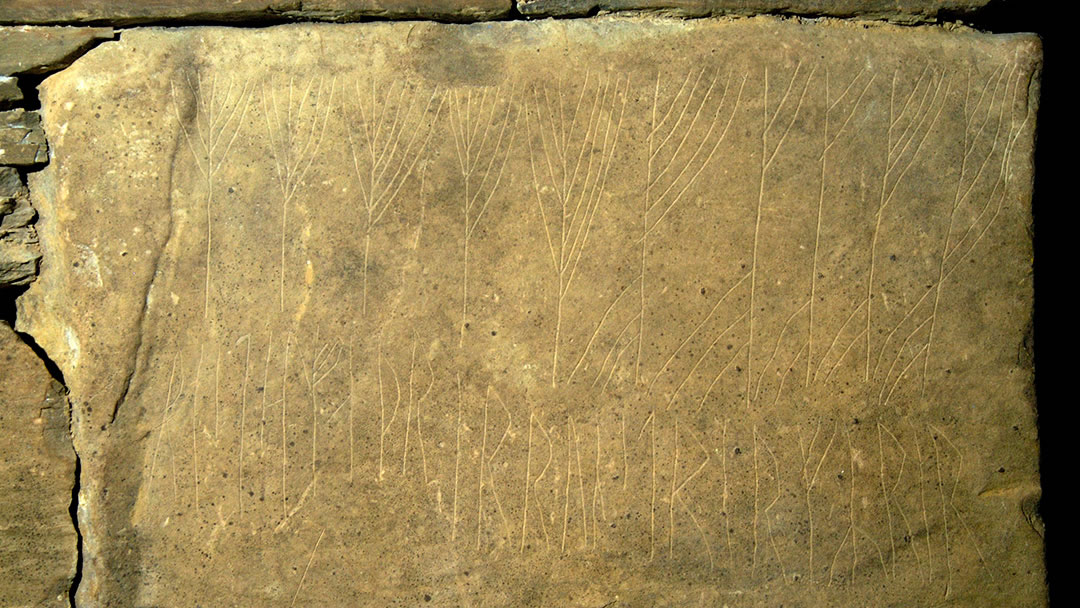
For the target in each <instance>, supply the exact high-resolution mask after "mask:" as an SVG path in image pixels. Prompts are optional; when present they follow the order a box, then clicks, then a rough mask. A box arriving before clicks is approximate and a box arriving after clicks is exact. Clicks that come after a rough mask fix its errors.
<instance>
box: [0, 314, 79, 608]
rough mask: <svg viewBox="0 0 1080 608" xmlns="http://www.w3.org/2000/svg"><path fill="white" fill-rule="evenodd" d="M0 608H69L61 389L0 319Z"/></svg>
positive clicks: (67, 446) (69, 480)
mask: <svg viewBox="0 0 1080 608" xmlns="http://www.w3.org/2000/svg"><path fill="white" fill-rule="evenodd" d="M0 445H3V449H2V450H0V605H3V606H12V607H19V608H21V607H23V606H26V607H29V606H56V607H60V606H69V605H70V604H69V602H68V589H69V588H70V587H71V580H72V577H73V576H74V575H75V564H76V559H77V553H76V542H77V541H76V534H75V527H74V525H73V524H72V521H71V516H70V515H69V514H68V505H69V504H70V503H71V492H72V487H73V486H74V484H75V453H74V452H73V451H72V449H71V437H70V435H69V434H68V406H67V399H66V398H65V396H64V393H63V387H62V386H61V385H60V384H59V383H58V382H56V381H55V380H53V379H52V377H51V376H50V375H49V372H48V371H47V370H46V369H45V366H44V365H43V364H42V362H41V359H40V358H39V357H38V356H37V354H35V353H34V351H33V350H32V349H31V348H30V347H29V346H27V345H26V344H24V343H23V341H22V340H21V339H19V337H18V336H16V335H15V332H14V331H12V329H11V326H9V325H7V324H6V323H4V322H2V321H0Z"/></svg>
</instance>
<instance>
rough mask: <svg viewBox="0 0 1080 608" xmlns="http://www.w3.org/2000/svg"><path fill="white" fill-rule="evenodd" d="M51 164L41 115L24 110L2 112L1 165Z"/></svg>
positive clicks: (0, 117) (0, 136) (0, 120)
mask: <svg viewBox="0 0 1080 608" xmlns="http://www.w3.org/2000/svg"><path fill="white" fill-rule="evenodd" d="M47 162H49V146H48V144H47V143H45V133H44V132H43V131H42V130H41V115H40V114H38V113H37V112H27V111H26V110H24V109H22V108H16V109H14V110H7V111H6V112H0V165H11V166H26V167H28V166H31V165H40V164H42V163H47Z"/></svg>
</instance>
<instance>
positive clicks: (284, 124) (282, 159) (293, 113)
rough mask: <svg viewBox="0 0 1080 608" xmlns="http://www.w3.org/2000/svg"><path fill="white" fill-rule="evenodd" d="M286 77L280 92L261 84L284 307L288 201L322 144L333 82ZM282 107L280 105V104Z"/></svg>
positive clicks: (272, 85) (332, 94)
mask: <svg viewBox="0 0 1080 608" xmlns="http://www.w3.org/2000/svg"><path fill="white" fill-rule="evenodd" d="M295 81H296V78H295V77H293V78H290V79H289V82H288V84H287V85H285V86H284V87H283V88H284V89H285V90H284V91H279V90H278V87H276V86H274V84H273V83H270V84H267V85H264V86H263V90H262V96H261V101H262V111H263V117H264V118H265V119H266V135H267V137H268V138H269V140H270V155H271V157H272V158H273V160H274V178H275V180H276V181H277V184H278V188H279V190H280V192H281V269H280V270H281V272H280V280H279V283H278V293H279V301H280V306H281V310H282V311H284V310H285V240H286V233H287V230H288V223H289V203H291V202H292V201H293V200H294V199H295V197H296V193H297V191H298V190H299V188H300V185H301V184H302V183H303V182H304V178H305V177H306V176H307V173H308V170H310V169H311V164H312V163H313V162H314V161H315V155H316V154H317V153H318V151H319V147H320V146H321V145H322V140H323V135H324V134H325V133H326V124H327V122H329V120H330V110H331V109H332V102H333V96H334V89H335V81H333V80H332V81H331V82H330V83H329V85H327V84H326V82H325V80H324V79H322V78H311V79H309V80H308V81H307V84H306V85H304V86H303V87H302V88H299V87H297V86H296V82H295ZM283 106H284V107H283Z"/></svg>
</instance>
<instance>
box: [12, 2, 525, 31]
mask: <svg viewBox="0 0 1080 608" xmlns="http://www.w3.org/2000/svg"><path fill="white" fill-rule="evenodd" d="M512 8H513V0H306V1H302V0H229V1H228V2H222V1H221V0H180V1H166V0H152V1H147V0H76V1H71V0H5V1H4V2H2V3H0V23H31V24H80V23H83V24H85V23H93V24H107V25H131V24H136V23H162V22H177V21H198V22H207V21H211V22H235V21H252V20H269V21H285V20H297V19H304V20H326V21H340V20H357V19H365V18H372V17H384V18H396V19H402V18H409V17H416V18H436V19H447V20H477V19H492V18H496V17H500V16H504V15H506V14H508V13H509V12H510V10H511V9H512Z"/></svg>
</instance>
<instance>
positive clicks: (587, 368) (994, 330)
mask: <svg viewBox="0 0 1080 608" xmlns="http://www.w3.org/2000/svg"><path fill="white" fill-rule="evenodd" d="M238 49H239V50H238ZM120 54H124V56H125V57H129V56H138V57H139V58H140V59H139V60H138V61H140V62H144V63H145V64H146V65H148V66H149V65H154V66H156V67H155V68H154V69H153V70H152V72H151V71H146V72H145V73H144V72H142V71H140V70H135V72H134V73H129V74H125V75H124V76H123V77H120V76H119V75H116V71H115V70H114V69H112V68H110V67H109V66H110V65H112V64H114V63H116V61H117V59H115V58H116V57H119V56H120ZM125 61H127V60H126V59H125ZM1038 62H1039V54H1038V48H1037V45H1036V44H1035V43H1034V42H1033V41H1032V40H1031V39H1028V38H1025V37H993V36H985V35H976V34H972V33H964V32H951V33H946V32H944V31H938V30H932V29H926V30H922V29H904V30H899V29H891V28H872V29H863V28H858V29H857V28H854V27H852V28H848V27H826V26H822V25H817V26H814V25H797V24H792V23H783V22H773V21H757V20H754V21H747V22H740V23H728V24H722V23H719V22H712V21H708V20H705V21H700V22H677V23H676V22H666V21H620V20H600V21H596V22H580V23H578V22H575V23H554V22H552V23H517V24H488V25H484V26H446V25H431V24H429V25H413V24H405V23H402V24H393V25H391V24H385V25H374V24H370V25H354V26H340V27H339V26H297V27H281V28H270V29H266V30H259V31H233V30H228V29H215V28H193V29H183V30H170V31H140V30H132V31H129V32H125V33H124V35H123V36H122V37H121V39H120V40H119V41H118V42H113V43H106V44H104V45H101V46H100V47H98V48H97V49H95V50H94V51H93V52H91V53H90V54H89V55H88V56H87V57H86V58H85V59H83V60H81V61H80V62H79V63H78V64H76V65H75V66H74V67H72V68H71V69H70V70H68V71H66V72H64V73H62V74H60V75H59V76H56V77H54V78H51V79H49V80H48V81H46V83H45V84H44V85H43V90H44V93H43V103H44V106H45V109H46V117H47V122H48V125H47V128H48V129H50V141H55V142H56V143H55V144H54V145H55V148H56V151H55V156H56V161H55V162H54V163H53V164H52V165H50V168H49V169H48V171H47V172H46V174H45V176H44V177H42V178H40V180H42V183H43V184H44V183H56V184H61V186H56V187H54V188H52V189H51V190H50V189H48V188H38V191H43V192H52V193H53V194H51V195H50V196H51V198H49V200H46V201H43V202H42V207H43V209H46V210H52V211H53V213H52V214H51V215H50V214H49V213H44V212H43V214H42V215H43V216H51V217H56V218H59V219H57V220H55V223H54V224H53V225H51V226H52V227H51V228H50V227H49V225H46V227H45V228H43V234H44V235H46V236H48V235H52V236H50V237H49V238H55V239H58V242H61V243H64V246H63V247H59V248H57V249H54V251H62V252H65V253H64V254H63V255H66V256H68V258H65V259H64V260H63V263H57V261H58V260H60V258H54V260H53V262H54V265H53V266H51V267H49V269H48V270H47V272H52V273H59V274H56V276H61V275H62V276H63V277H66V278H64V279H63V280H64V281H66V283H64V284H66V285H68V287H67V288H66V293H68V295H66V296H64V297H66V298H68V300H66V301H65V302H67V303H65V304H55V303H54V302H60V300H57V299H56V298H57V297H58V296H55V295H50V294H49V293H48V292H46V291H43V289H44V288H35V289H37V291H31V292H30V293H29V294H28V295H27V296H25V298H24V299H25V302H26V305H27V306H31V305H35V306H37V307H38V308H39V309H40V310H43V311H46V312H42V313H40V314H41V315H47V314H53V315H55V317H56V319H57V324H58V326H60V327H65V328H67V329H66V330H64V331H65V332H67V333H63V332H60V333H57V334H56V336H55V337H54V336H51V335H50V334H49V333H48V332H47V331H44V330H42V331H41V332H40V333H41V336H42V337H40V338H39V341H41V342H43V343H47V344H53V343H54V344H55V345H56V348H55V349H50V351H51V352H62V353H66V354H64V355H62V356H60V359H61V360H62V361H63V363H64V366H65V369H64V372H65V376H66V377H67V378H68V380H69V383H70V384H71V385H72V387H73V399H74V401H75V403H76V404H77V407H78V408H81V409H80V412H82V413H81V414H80V416H81V418H79V421H80V424H79V425H78V426H77V435H78V436H79V437H80V438H81V439H80V441H81V442H82V444H83V446H86V447H89V446H93V449H92V450H89V451H87V450H81V452H82V453H84V454H87V455H85V456H84V461H85V464H84V467H86V470H87V471H88V473H89V474H91V475H92V476H93V475H97V476H98V478H99V479H100V480H101V481H100V483H96V484H93V483H92V484H90V485H89V486H87V487H86V488H85V489H84V493H86V494H87V496H88V498H87V500H88V501H89V502H88V503H87V504H88V505H89V506H88V507H87V509H88V512H89V513H91V514H90V515H89V516H88V517H89V521H90V524H89V526H90V528H89V529H90V532H88V535H89V536H88V538H89V540H88V542H92V543H96V545H95V546H100V547H102V551H103V552H102V555H103V557H102V558H101V560H100V561H98V562H95V563H93V564H88V566H87V574H86V576H87V577H89V579H90V580H94V581H96V582H95V585H94V586H92V588H89V587H88V588H89V589H90V590H87V591H85V592H81V593H85V594H88V595H87V597H98V598H102V599H105V598H111V599H112V600H113V601H118V602H121V603H125V602H127V603H131V604H132V605H138V606H158V605H180V604H185V605H186V604H205V603H207V602H211V603H213V602H216V601H218V600H221V599H222V598H227V600H228V602H235V603H238V604H242V605H251V604H253V603H258V604H261V603H273V604H279V605H288V606H294V605H295V606H300V605H311V606H316V605H319V606H323V605H367V604H372V605H374V604H383V603H391V602H395V601H397V602H403V603H405V604H409V605H412V604H414V603H417V602H420V603H424V602H425V600H426V601H430V602H431V603H432V604H433V605H441V606H457V605H478V606H479V605H515V606H550V605H574V606H578V605H580V606H603V605H609V606H610V605H619V606H621V605H627V606H636V605H694V606H698V605H702V606H706V605H707V606H722V605H747V606H749V605H759V604H761V603H762V602H765V601H766V599H767V600H768V603H769V604H770V605H772V603H773V601H774V600H775V601H776V602H779V603H784V604H785V605H786V604H787V603H789V602H792V601H794V603H795V604H798V602H810V603H814V602H819V603H820V604H814V605H841V604H847V605H859V604H864V605H865V604H885V603H896V604H898V605H900V604H903V605H944V604H949V603H951V602H956V603H958V604H964V605H971V603H972V602H975V603H978V600H977V598H984V597H987V596H986V595H985V594H987V593H990V594H999V596H1000V598H1004V599H1001V600H1000V605H1030V604H1031V602H1035V603H1038V602H1039V601H1042V600H1040V599H1039V598H1041V595H1040V591H1039V589H1041V582H1040V580H1041V579H1040V574H1039V573H1040V572H1041V570H1040V568H1041V561H1040V558H1039V555H1040V551H1041V549H1040V547H1041V540H1040V538H1039V536H1038V533H1037V531H1036V529H1037V526H1036V525H1034V524H1032V523H1030V522H1031V520H1030V517H1029V516H1030V514H1031V510H1030V509H1029V508H1028V506H1026V505H1028V504H1029V501H1030V500H1031V499H1032V497H1033V496H1037V493H1038V482H1037V471H1036V468H1035V467H1036V462H1037V456H1036V451H1035V448H1034V443H1033V436H1034V435H1033V433H1034V427H1033V415H1032V410H1031V402H1030V397H1029V396H1028V392H1027V389H1028V387H1029V385H1030V367H1029V366H1027V365H1026V364H1025V363H1024V359H1023V353H1022V352H1021V353H1020V355H1018V348H1019V347H1018V345H1020V344H1022V342H1023V339H1024V332H1025V329H1026V324H1027V320H1028V319H1029V318H1030V279H1029V273H1028V271H1029V263H1030V241H1029V237H1028V234H1027V228H1026V227H1027V224H1028V221H1029V209H1028V201H1029V198H1030V185H1031V171H1030V156H1031V146H1032V133H1033V129H1034V124H1035V101H1036V99H1037V97H1036V94H1035V90H1036V88H1037V86H1036V85H1037V82H1036V80H1035V74H1036V73H1037V67H1038ZM87 74H94V78H95V79H96V80H97V81H98V82H99V84H97V85H95V86H94V87H93V89H92V90H90V91H85V90H83V89H79V91H80V93H79V95H78V96H76V97H77V98H78V101H77V102H75V104H74V106H71V105H70V104H69V106H64V105H62V104H61V103H60V101H59V100H62V99H66V98H68V97H69V96H70V95H69V94H68V93H69V91H74V90H75V88H77V87H80V86H81V85H80V84H79V82H81V80H80V79H81V78H84V77H85V75H87ZM71 95H74V94H73V93H72V94H71ZM76 97H73V98H76ZM82 106H86V107H91V106H93V107H94V108H95V109H94V111H95V112H99V113H101V115H102V118H101V120H102V121H104V120H105V119H106V118H108V119H109V120H110V121H112V122H110V123H109V124H115V125H116V129H115V132H112V133H110V135H109V136H108V137H110V138H114V137H115V138H117V139H115V141H116V142H117V143H116V144H115V146H113V147H112V148H111V150H112V154H113V155H114V156H110V157H109V158H107V159H106V160H105V161H101V162H103V163H104V166H102V167H98V168H97V169H96V170H93V171H91V170H90V169H89V168H87V166H86V165H87V163H93V162H97V161H96V160H94V159H93V158H92V156H93V155H94V154H95V152H94V150H93V149H91V148H90V147H87V145H86V144H85V143H84V142H85V141H88V140H86V139H85V138H82V137H83V135H84V134H85V133H84V132H85V131H86V130H89V129H99V128H100V127H99V126H95V125H96V124H97V123H95V121H89V120H87V119H86V117H85V115H83V114H80V107H82ZM61 131H63V134H61ZM54 134H55V135H54ZM121 134H124V139H120V137H121ZM81 138H82V139H81ZM112 141H113V140H112V139H110V142H112ZM128 174H131V175H132V176H133V177H132V180H131V181H130V182H127V183H125V184H121V185H119V186H117V185H116V183H115V181H116V180H117V179H119V178H118V177H117V176H118V175H128ZM48 180H56V181H55V182H49V181H48ZM106 192H109V194H108V195H107V200H108V201H109V203H108V205H105V206H107V207H109V209H108V210H106V214H105V215H107V216H109V217H110V219H108V220H103V219H100V218H99V217H95V213H94V211H93V209H95V207H98V206H102V205H104V204H103V203H102V202H101V200H102V199H101V197H102V196H105V194H104V193H106ZM65 209H66V210H68V211H65V212H61V210H65ZM65 213H66V214H67V215H65ZM110 214H111V215H110ZM66 218H76V219H70V220H69V219H66ZM84 218H85V219H84ZM43 242H45V237H44V236H43ZM56 255H60V254H54V256H56ZM91 255H92V256H93V259H94V260H95V264H96V265H95V266H94V268H98V269H99V270H97V271H96V272H99V274H100V275H101V276H99V277H98V278H97V282H96V284H97V285H101V284H102V282H104V283H105V284H106V285H107V286H111V287H110V289H109V290H108V291H106V292H102V294H101V295H99V296H92V292H93V289H94V288H93V287H92V286H91V284H90V282H86V281H83V280H82V278H81V277H83V276H84V275H85V273H86V272H87V269H86V267H85V264H83V265H76V264H72V260H77V259H84V258H86V257H87V256H91ZM79 256H82V258H80V257H79ZM45 276H46V278H45V279H43V282H42V283H43V284H46V285H47V284H49V280H50V279H48V276H50V275H48V274H46V275H45ZM132 277H133V278H132ZM56 280H60V279H56ZM102 297H104V298H105V299H106V301H105V302H104V304H101V302H100V301H99V300H100V299H101V298H102ZM50 298H52V299H50ZM111 298H116V299H118V300H129V301H131V302H132V304H130V305H128V304H122V303H115V304H114V303H113V302H112V301H111V300H109V299H111ZM123 306H130V310H131V311H132V314H121V313H122V312H123V311H124V310H128V309H124V308H122V307H123ZM117 307H120V308H117ZM50 310H51V311H52V313H48V311H50ZM117 319H120V320H119V321H117ZM118 324H119V325H118ZM50 341H51V342H50ZM1021 351H1022V349H1021ZM106 489H107V496H106V495H105V490H106ZM1002 539H1005V540H1002ZM118 573H120V574H123V576H120V574H118ZM1018 581H1019V582H1018ZM89 594H97V595H93V596H91V595H89ZM120 598H127V599H120ZM177 598H184V599H183V601H181V600H179V599H177ZM215 598H217V599H215ZM785 598H786V599H785ZM859 598H863V599H859ZM868 598H873V599H872V600H871V599H868ZM864 600H865V601H864ZM222 601H224V600H222ZM228 602H227V603H228Z"/></svg>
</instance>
